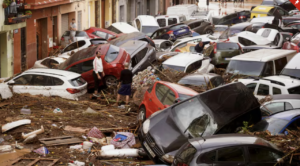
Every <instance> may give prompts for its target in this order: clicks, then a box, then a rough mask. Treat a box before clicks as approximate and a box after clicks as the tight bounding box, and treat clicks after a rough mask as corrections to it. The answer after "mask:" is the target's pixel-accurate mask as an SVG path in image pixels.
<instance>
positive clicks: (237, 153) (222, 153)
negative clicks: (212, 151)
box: [217, 147, 244, 162]
mask: <svg viewBox="0 0 300 166" xmlns="http://www.w3.org/2000/svg"><path fill="white" fill-rule="evenodd" d="M217 162H244V151H243V148H242V147H228V148H223V149H219V150H217Z"/></svg>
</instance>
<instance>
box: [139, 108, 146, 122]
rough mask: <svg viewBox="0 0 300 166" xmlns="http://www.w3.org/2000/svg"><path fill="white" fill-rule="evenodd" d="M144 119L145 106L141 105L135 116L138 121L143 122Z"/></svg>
mask: <svg viewBox="0 0 300 166" xmlns="http://www.w3.org/2000/svg"><path fill="white" fill-rule="evenodd" d="M145 120H146V108H145V106H141V107H140V109H139V114H138V116H137V121H138V122H142V123H143V122H144V121H145Z"/></svg>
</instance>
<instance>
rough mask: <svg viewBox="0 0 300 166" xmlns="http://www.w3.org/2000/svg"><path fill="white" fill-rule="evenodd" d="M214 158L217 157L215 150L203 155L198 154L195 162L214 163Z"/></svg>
mask: <svg viewBox="0 0 300 166" xmlns="http://www.w3.org/2000/svg"><path fill="white" fill-rule="evenodd" d="M216 159H217V151H212V152H208V153H205V154H203V155H200V156H199V157H198V158H197V164H201V163H207V164H211V163H214V162H215V161H216Z"/></svg>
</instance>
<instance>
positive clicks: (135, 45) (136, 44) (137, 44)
mask: <svg viewBox="0 0 300 166" xmlns="http://www.w3.org/2000/svg"><path fill="white" fill-rule="evenodd" d="M147 45H148V43H147V42H145V41H141V40H129V41H127V42H126V43H124V44H122V45H120V46H119V47H120V48H123V49H125V51H126V52H127V53H128V54H129V55H130V56H131V58H132V56H133V55H134V54H135V53H136V52H138V51H140V50H142V49H144V48H145V47H147Z"/></svg>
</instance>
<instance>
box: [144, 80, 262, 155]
mask: <svg viewBox="0 0 300 166" xmlns="http://www.w3.org/2000/svg"><path fill="white" fill-rule="evenodd" d="M197 97H198V99H199V100H200V103H201V105H202V106H203V107H204V108H205V110H204V112H205V113H206V114H209V115H210V117H211V118H212V120H213V122H214V124H216V125H217V129H216V130H215V132H214V133H218V131H220V130H221V129H222V131H221V132H223V133H226V132H227V133H232V131H231V130H234V129H235V128H237V127H240V124H236V123H231V122H232V121H234V120H235V119H237V118H239V117H242V116H243V115H245V114H249V113H254V111H257V110H258V111H259V110H260V109H259V108H260V104H259V103H258V101H257V99H256V98H255V97H254V95H253V94H252V93H251V92H250V91H249V90H248V88H247V87H246V86H244V85H243V84H242V83H231V84H227V85H225V86H220V87H217V88H214V89H212V90H209V91H206V92H204V93H201V94H199V95H197ZM185 101H189V99H187V100H185ZM185 101H182V102H180V103H183V102H185ZM180 103H177V104H175V105H173V106H171V107H169V108H166V109H165V110H163V111H161V113H159V114H156V115H154V116H152V117H150V118H149V120H150V128H149V133H150V134H151V136H152V137H153V139H154V140H155V142H156V144H157V145H158V146H159V147H161V149H162V150H163V151H164V153H170V152H172V151H175V150H177V149H179V148H180V146H181V145H182V144H184V143H185V142H186V141H187V140H188V135H184V133H183V132H181V130H180V129H179V127H178V125H177V123H176V122H175V121H174V119H173V110H172V108H174V107H176V106H177V105H179V104H180ZM187 111H188V110H187ZM255 116H256V114H255ZM257 116H258V115H257ZM257 119H258V120H257ZM260 119H261V115H259V116H258V117H256V120H257V121H259V120H260ZM227 124H230V125H228V127H227V128H226V131H225V130H224V126H226V125H227ZM234 125H235V126H234ZM237 125H238V126H237ZM229 127H230V128H234V129H231V130H230V131H228V128H229ZM206 136H209V135H206Z"/></svg>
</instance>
